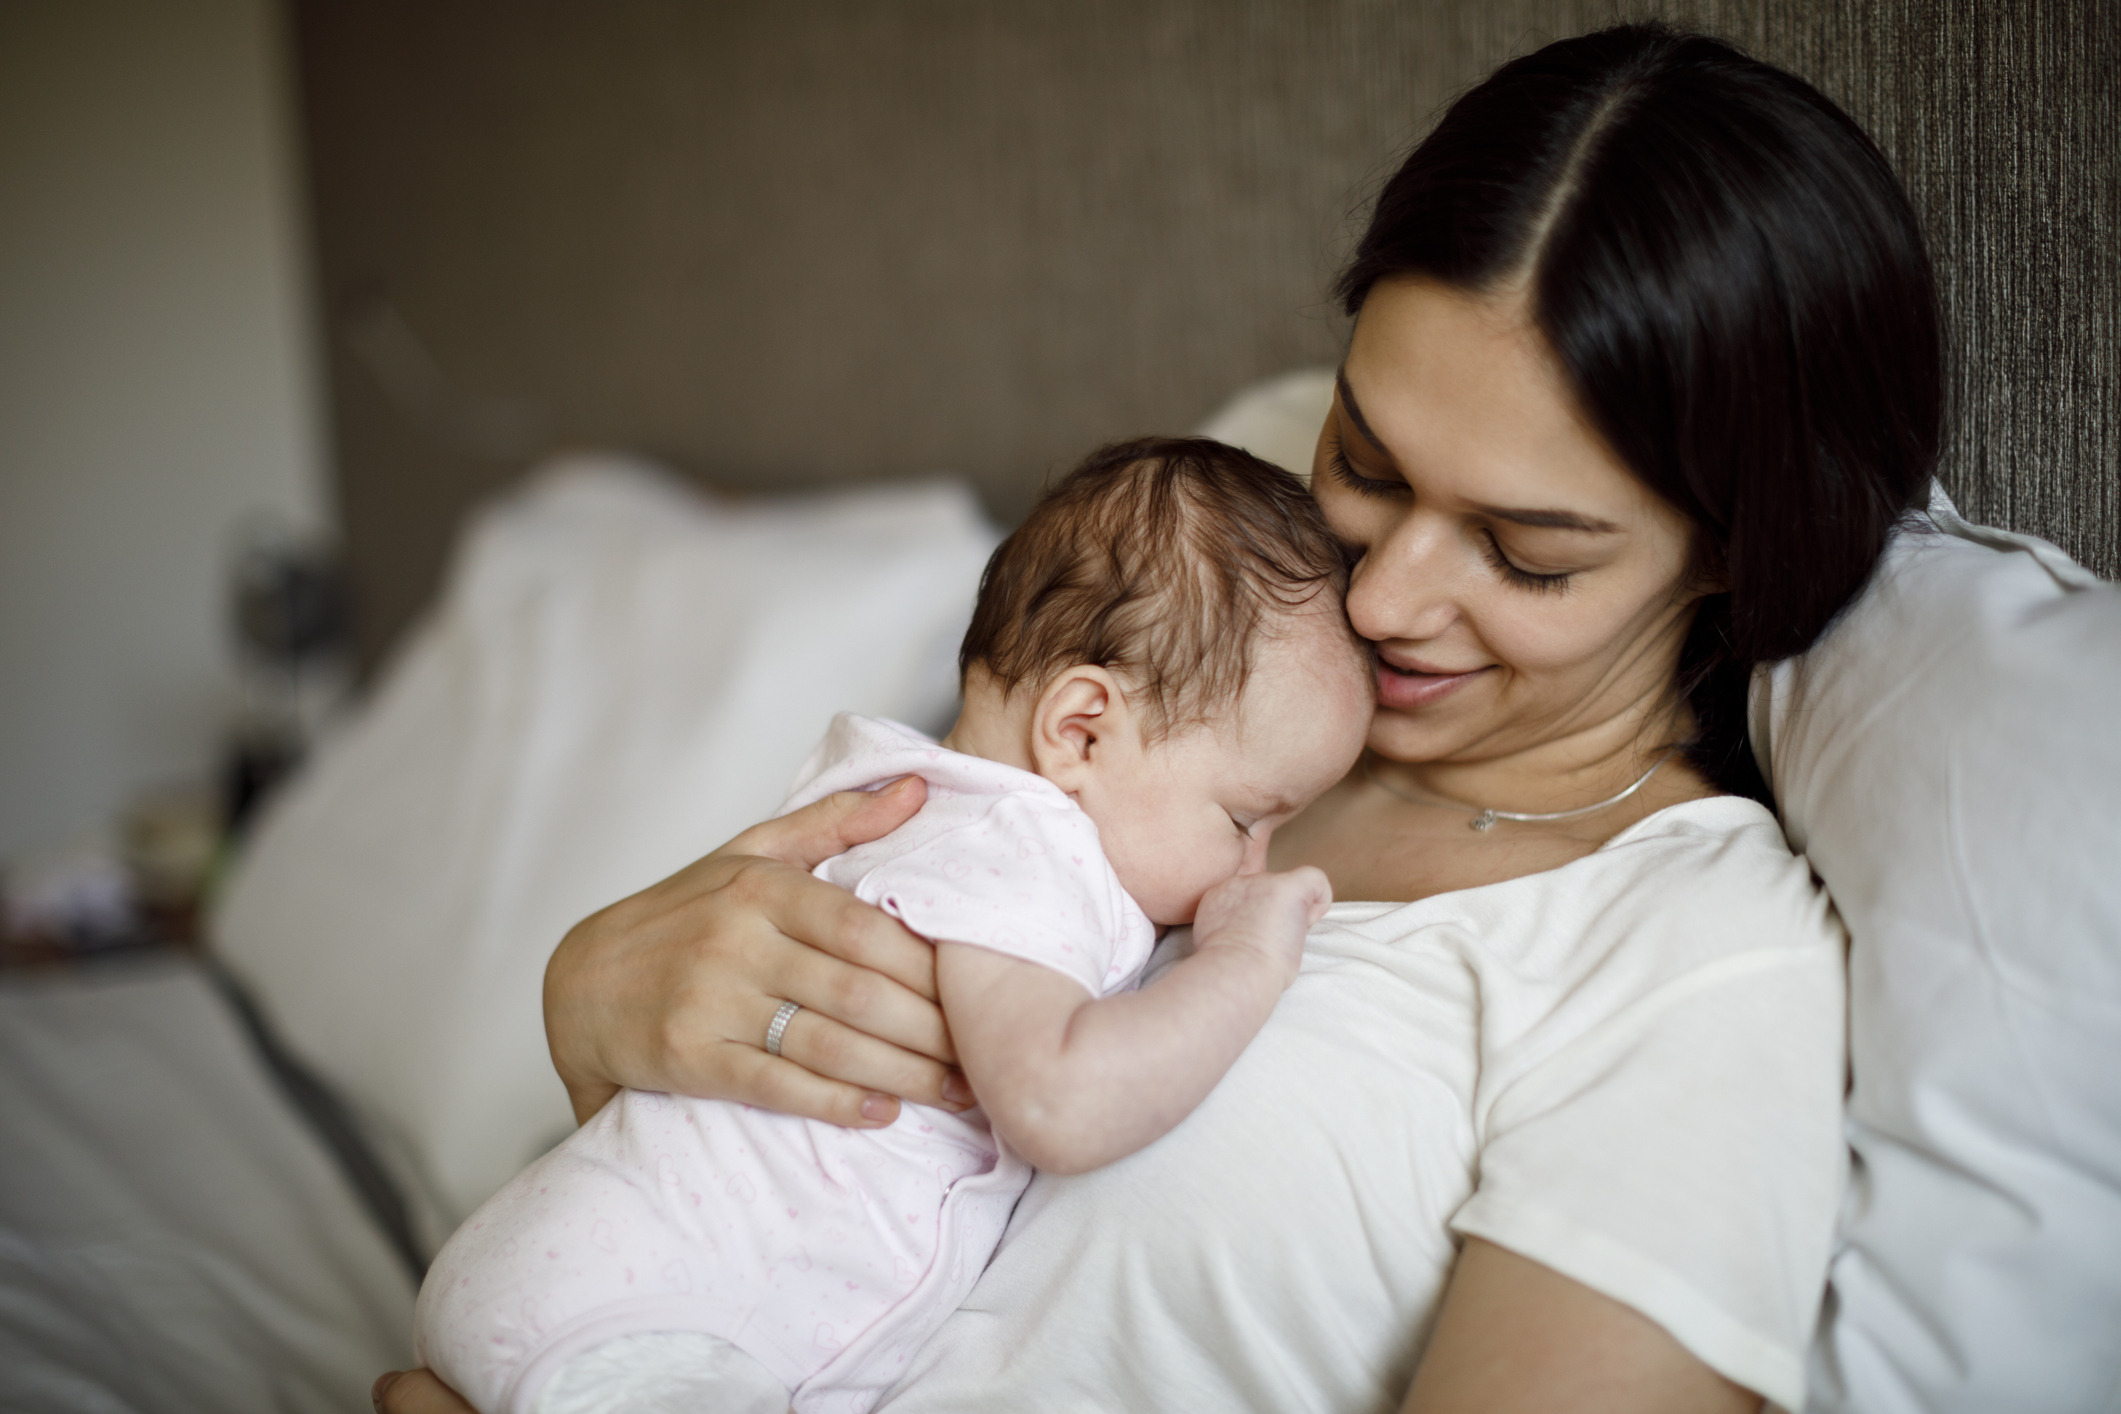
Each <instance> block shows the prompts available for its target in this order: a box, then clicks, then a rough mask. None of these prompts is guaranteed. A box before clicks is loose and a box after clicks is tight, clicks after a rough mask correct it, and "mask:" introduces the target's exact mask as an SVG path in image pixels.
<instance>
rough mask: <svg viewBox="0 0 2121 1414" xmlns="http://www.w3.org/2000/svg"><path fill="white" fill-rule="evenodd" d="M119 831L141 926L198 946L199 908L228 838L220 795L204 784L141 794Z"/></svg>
mask: <svg viewBox="0 0 2121 1414" xmlns="http://www.w3.org/2000/svg"><path fill="white" fill-rule="evenodd" d="M119 831H120V834H119V849H120V851H121V855H122V858H123V860H124V864H125V872H126V874H127V876H128V878H129V879H130V880H131V883H132V891H133V901H134V906H135V908H136V909H137V911H138V913H139V915H140V922H141V924H142V925H143V926H144V927H145V929H146V930H147V931H148V932H150V933H152V934H153V935H154V936H155V937H156V938H157V939H159V940H160V941H163V942H169V943H179V944H183V945H186V946H189V945H191V944H193V943H196V942H197V941H198V938H199V905H200V902H201V900H203V899H204V898H205V896H206V893H207V890H208V887H209V886H210V884H211V882H212V879H213V873H214V866H215V864H216V862H217V861H218V860H219V858H220V853H221V842H222V840H223V838H224V837H225V834H226V831H225V829H224V826H223V816H222V804H221V801H220V799H219V797H218V794H217V793H216V792H215V791H214V790H213V789H212V788H211V787H210V786H208V785H206V784H205V783H203V782H201V783H192V784H185V785H172V786H164V787H161V788H159V789H157V790H151V791H146V792H143V793H142V794H140V795H139V796H137V797H135V798H134V800H133V803H132V805H131V806H130V807H128V808H127V810H126V812H125V816H124V819H123V820H122V821H121V822H120V825H119Z"/></svg>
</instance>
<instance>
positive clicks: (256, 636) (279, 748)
mask: <svg viewBox="0 0 2121 1414" xmlns="http://www.w3.org/2000/svg"><path fill="white" fill-rule="evenodd" d="M230 608H231V610H232V613H233V617H234V627H235V636H236V645H237V650H238V657H239V660H240V664H241V681H242V689H243V699H242V707H241V709H240V714H239V716H238V718H237V722H236V727H235V730H234V732H233V733H231V736H230V740H229V744H228V751H227V756H226V758H225V760H224V763H223V767H222V794H223V812H224V817H225V820H226V823H227V830H228V833H229V834H230V835H231V836H235V835H240V834H241V832H242V830H243V827H244V826H245V824H247V823H248V821H249V819H250V817H251V814H252V813H253V812H254V811H255V810H256V809H257V807H258V804H259V803H260V802H261V801H262V800H263V799H264V798H265V796H266V795H268V794H269V793H270V792H271V791H272V788H273V787H274V786H275V785H277V784H279V782H280V781H281V780H283V779H285V778H286V776H287V775H288V774H289V773H291V772H292V771H293V770H294V769H295V767H297V766H298V765H300V764H301V761H302V758H303V757H304V756H305V755H306V754H307V753H308V751H309V748H310V746H311V745H312V744H313V743H314V742H315V741H316V739H317V736H318V734H319V733H320V732H321V731H322V730H323V729H324V727H325V725H326V724H327V723H328V722H329V720H330V718H331V716H332V714H333V712H334V711H335V710H336V709H337V707H338V705H339V703H340V701H341V700H342V699H343V698H344V697H345V695H346V687H347V684H348V682H349V681H350V677H351V672H350V664H351V656H350V651H349V650H350V645H351V642H352V637H351V633H350V627H351V625H350V622H349V618H348V613H347V596H346V583H345V578H344V575H343V574H342V573H341V570H340V567H339V559H338V555H337V553H336V551H335V550H334V549H333V548H332V546H331V545H330V544H329V543H328V542H326V541H325V540H323V539H322V538H320V537H318V536H315V535H309V534H303V533H301V532H298V531H295V530H292V529H290V528H289V527H287V526H286V525H284V524H282V523H279V522H277V521H271V520H264V519H260V520H255V521H253V522H252V523H251V524H250V525H248V526H246V527H245V529H244V531H243V534H242V539H241V543H240V545H239V547H238V549H237V552H236V560H235V566H234V584H233V586H232V593H231V598H230Z"/></svg>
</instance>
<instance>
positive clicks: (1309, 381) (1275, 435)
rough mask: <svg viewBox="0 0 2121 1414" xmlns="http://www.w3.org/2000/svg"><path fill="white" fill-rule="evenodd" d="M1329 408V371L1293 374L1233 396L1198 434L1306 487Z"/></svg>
mask: <svg viewBox="0 0 2121 1414" xmlns="http://www.w3.org/2000/svg"><path fill="white" fill-rule="evenodd" d="M1332 407H1333V370H1332V369H1330V368H1298V369H1295V370H1293V371H1291V372H1288V373H1283V374H1278V375H1276V376H1275V377H1273V378H1268V379H1266V380H1264V381H1262V382H1259V383H1254V384H1253V385H1252V386H1250V387H1249V388H1245V389H1244V390H1242V391H1241V392H1239V393H1237V394H1236V395H1235V396H1233V397H1232V398H1231V399H1230V401H1228V402H1226V403H1224V404H1223V405H1222V406H1221V407H1219V408H1217V409H1216V410H1215V411H1214V412H1213V413H1211V414H1210V415H1209V417H1208V420H1207V421H1206V422H1203V423H1202V424H1201V425H1200V427H1199V429H1198V432H1199V435H1201V436H1203V437H1213V438H1214V439H1215V440H1216V441H1218V442H1228V443H1229V444H1230V445H1231V446H1233V447H1242V448H1244V449H1245V450H1246V451H1248V452H1250V453H1251V454H1252V455H1253V456H1255V457H1258V458H1259V459H1260V460H1261V461H1268V462H1272V463H1274V465H1276V466H1278V467H1280V468H1281V469H1282V470H1284V471H1288V472H1293V473H1295V475H1296V476H1297V478H1298V479H1299V480H1301V481H1302V482H1303V483H1304V484H1305V485H1306V486H1308V485H1310V484H1311V456H1312V453H1313V452H1314V451H1316V450H1317V447H1318V429H1319V428H1321V427H1323V426H1324V425H1325V421H1326V414H1327V413H1328V412H1329V411H1331V410H1332Z"/></svg>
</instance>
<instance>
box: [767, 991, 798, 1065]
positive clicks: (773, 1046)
mask: <svg viewBox="0 0 2121 1414" xmlns="http://www.w3.org/2000/svg"><path fill="white" fill-rule="evenodd" d="M801 1010H802V1008H801V1007H799V1006H797V1005H796V1004H795V1003H794V1002H782V1003H781V1009H780V1010H779V1011H777V1012H775V1013H774V1014H773V1022H772V1024H771V1025H769V1026H768V1027H767V1028H766V1054H767V1055H769V1056H777V1055H779V1054H780V1053H781V1037H783V1036H785V1035H787V1034H788V1021H789V1018H791V1017H793V1016H794V1015H795V1014H796V1013H797V1012H799V1011H801Z"/></svg>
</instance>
